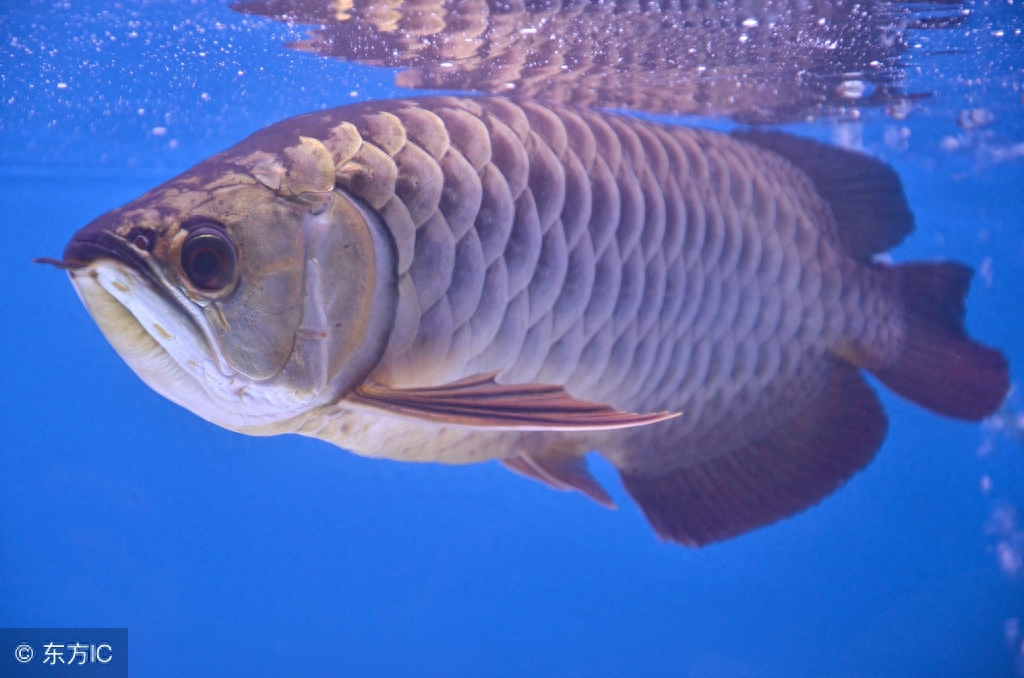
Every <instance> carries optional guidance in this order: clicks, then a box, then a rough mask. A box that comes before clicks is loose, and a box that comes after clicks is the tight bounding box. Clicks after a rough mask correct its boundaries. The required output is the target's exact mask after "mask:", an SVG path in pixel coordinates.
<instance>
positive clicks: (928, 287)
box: [63, 98, 1007, 544]
mask: <svg viewBox="0 0 1024 678" xmlns="http://www.w3.org/2000/svg"><path fill="white" fill-rule="evenodd" d="M912 226H913V218H912V215H911V213H910V211H909V208H908V207H907V205H906V201H905V199H904V197H903V193H902V189H901V187H900V184H899V180H898V178H897V177H896V175H895V174H894V173H893V172H892V171H891V169H889V168H888V167H887V166H885V165H884V164H882V163H880V162H878V161H876V160H873V159H870V158H868V157H866V156H862V155H858V154H854V153H850V152H847V151H841V150H838V149H834V148H831V147H827V146H824V145H821V144H817V143H815V142H811V141H808V140H802V139H797V138H795V137H789V136H786V135H782V134H773V133H764V132H746V133H737V134H732V135H727V134H721V133H718V132H712V131H708V130H700V129H691V128H685V127H670V126H664V125H659V124H655V123H650V122H645V121H640V120H637V119H632V118H626V117H620V116H616V115H612V114H607V113H601V112H596V111H592V110H587V109H583V108H573V107H568V106H561V105H554V104H542V103H538V102H534V101H527V100H511V99H503V98H473V99H458V98H423V99H411V100H398V101H387V102H373V103H367V104H360V105H355V106H349V107H343V108H338V109H333V110H329V111H323V112H318V113H312V114H308V115H305V116H300V117H297V118H292V119H290V120H286V121H283V122H281V123H278V124H276V125H273V126H271V127H269V128H266V129H264V130H262V131H260V132H257V133H256V134H254V135H252V136H251V137H249V138H248V139H246V140H244V141H243V142H241V143H240V144H238V145H236V146H234V147H232V148H230V149H228V150H226V151H224V152H222V153H220V154H218V155H216V156H213V157H212V158H210V159H208V160H206V161H204V162H202V163H200V164H199V165H197V166H195V167H194V168H192V169H190V170H189V171H187V172H186V173H184V174H182V175H180V176H179V177H176V178H175V179H172V180H171V181H169V182H167V183H166V184H164V185H162V186H160V187H158V188H156V189H154V190H153V191H151V192H149V193H147V194H146V195H144V196H142V197H141V198H139V199H138V200H136V201H134V202H132V203H130V204H128V205H126V206H125V207H122V208H120V209H118V210H115V211H113V212H111V213H109V214H107V215H104V216H102V217H100V218H99V219H97V220H96V221H94V222H93V223H91V224H89V225H88V226H86V227H85V228H84V229H82V230H81V231H80V232H79V233H78V234H77V235H76V236H75V238H74V239H73V240H72V241H71V243H70V244H69V245H68V248H67V250H66V252H65V258H64V262H63V265H64V266H66V267H67V268H68V269H69V272H70V275H71V278H72V281H73V283H74V284H75V287H76V289H77V290H78V291H79V294H80V296H81V297H82V299H83V301H84V302H85V304H86V306H87V307H88V308H89V310H90V311H91V312H92V314H93V316H94V317H95V318H96V320H97V322H98V324H99V325H100V327H101V329H102V330H103V331H104V333H105V334H106V336H107V337H108V338H109V339H110V341H111V343H112V344H113V345H114V346H115V348H116V349H117V350H118V351H119V352H120V353H121V355H122V356H123V357H125V359H126V361H127V362H128V363H129V364H130V365H131V366H132V367H133V369H135V370H136V372H138V373H139V374H140V376H141V377H142V378H143V379H144V380H145V381H146V382H147V383H148V384H149V385H150V386H152V387H153V388H154V389H156V390H157V391H159V392H161V393H162V394H164V395H165V396H167V397H169V398H170V399H171V400H174V401H175V402H177V403H178V404H180V405H182V406H184V407H187V408H189V409H191V410H192V411H194V412H196V413H197V414H199V415H200V416H202V417H204V418H206V419H208V420H210V421H212V422H214V423H217V424H219V425H221V426H225V427H227V428H230V429H233V430H238V431H241V432H245V433H251V434H257V435H273V434H279V433H287V432H294V433H300V434H303V435H309V436H314V437H318V438H322V439H324V440H328V441H330V442H332V443H334V444H337V445H339V446H341V447H344V448H346V449H349V450H351V451H353V452H356V453H359V454H363V455H367V456H375V457H387V458H392V459H400V460H407V461H437V462H445V463H468V462H477V461H485V460H488V459H499V460H501V461H502V462H503V463H505V464H506V465H507V466H509V467H510V468H512V469H513V470H516V471H518V472H521V473H523V474H526V475H528V476H531V477H534V478H537V479H539V480H542V481H544V482H546V483H548V484H549V485H552V486H554V487H557V488H561V489H576V490H580V491H582V492H584V493H585V494H587V495H588V496H590V497H592V498H593V499H595V500H597V501H599V502H601V503H605V504H610V503H611V500H610V498H609V497H608V495H607V494H606V493H605V492H604V490H603V489H601V488H600V486H598V485H597V483H596V482H595V481H594V480H593V479H592V478H591V477H590V476H589V474H588V473H587V472H586V468H585V466H584V465H583V461H582V459H583V456H584V455H585V454H586V453H587V452H588V451H590V450H595V449H596V450H598V451H599V452H600V453H601V454H602V455H604V456H605V457H606V458H608V459H609V460H610V461H611V462H612V463H613V464H614V465H615V466H616V467H617V468H618V469H619V471H620V474H621V475H622V478H623V482H624V484H625V486H626V488H627V490H628V491H629V492H630V494H631V495H632V496H633V497H634V498H635V499H636V500H637V501H638V502H639V503H640V505H641V507H642V508H643V509H644V511H645V513H646V514H647V516H648V518H649V519H650V520H651V522H652V524H653V525H654V527H655V528H656V530H657V531H658V533H659V534H660V535H661V536H663V537H664V538H668V539H672V540H675V541H679V542H682V543H687V544H704V543H707V542H709V541H714V540H717V539H722V538H726V537H729V536H733V535H735V534H738V533H741V532H743V531H746V530H748V529H751V528H753V527H756V526H759V525H762V524H765V523H768V522H772V521H774V520H777V519H779V518H781V517H784V516H786V515H789V514H791V513H793V512H794V511H797V510H799V509H801V508H803V507H805V506H807V505H809V504H811V503H814V502H816V501H818V500H820V499H821V498H822V497H824V496H826V495H827V494H829V493H830V492H831V491H833V490H834V489H835V488H836V487H838V486H839V485H841V484H842V483H843V482H845V480H846V479H847V478H848V477H849V476H850V475H852V474H853V473H854V472H856V471H857V470H859V469H860V468H862V467H863V466H864V465H865V464H867V463H868V462H869V461H870V459H871V458H872V457H873V455H874V453H875V451H876V450H877V449H878V447H879V446H880V445H881V443H882V440H883V439H884V436H885V430H886V418H885V414H884V412H883V411H882V409H881V406H880V404H879V403H878V401H877V398H876V396H875V395H874V393H873V391H872V390H871V388H870V387H868V385H867V384H866V383H865V381H864V379H863V377H862V376H861V370H862V369H867V370H869V371H871V372H872V373H874V374H875V375H876V376H878V377H879V379H880V380H881V381H882V382H883V383H886V384H888V385H889V386H890V387H892V388H893V389H894V390H896V391H897V392H899V393H901V394H903V395H905V396H907V397H909V398H911V399H913V400H915V401H917V402H919V403H921V404H923V405H925V406H927V407H930V408H931V409H933V410H936V411H938V412H940V413H943V414H946V415H949V416H955V417H960V418H964V419H978V418H981V417H984V416H987V415H988V414H990V413H991V412H992V411H994V410H995V409H996V408H997V407H998V405H999V404H1000V402H1001V400H1002V398H1003V396H1004V395H1005V392H1006V390H1007V366H1006V362H1005V359H1004V358H1003V357H1002V355H1001V354H1000V353H999V352H998V351H994V350H992V349H988V348H985V347H983V346H981V345H979V344H977V343H974V342H973V341H971V340H970V339H969V338H968V337H967V336H966V334H965V333H964V331H963V327H962V318H963V301H964V297H965V295H966V291H967V286H968V284H969V281H970V276H971V273H970V271H969V270H968V269H966V268H965V267H963V266H960V265H958V264H953V263H944V264H907V265H903V266H887V265H884V264H881V263H878V262H876V261H875V260H874V255H876V254H877V253H879V252H883V251H885V250H887V249H889V248H890V247H892V246H893V245H895V244H897V243H898V242H899V241H900V240H901V239H902V238H903V237H904V236H905V235H906V234H907V233H909V231H910V230H911V229H912Z"/></svg>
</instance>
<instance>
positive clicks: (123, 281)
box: [43, 227, 266, 430]
mask: <svg viewBox="0 0 1024 678" xmlns="http://www.w3.org/2000/svg"><path fill="white" fill-rule="evenodd" d="M90 230H91V229H89V227H87V228H85V229H83V230H82V231H80V232H79V233H78V234H76V235H75V237H74V239H72V241H71V242H70V243H69V244H68V246H67V248H66V249H65V251H64V259H63V260H61V261H53V260H46V261H44V262H43V263H51V264H54V265H57V266H58V267H59V268H63V269H65V270H66V271H67V272H68V276H69V277H70V279H71V283H72V285H73V286H74V288H75V291H76V292H77V293H78V296H79V298H80V299H81V300H82V303H83V304H84V305H85V307H86V309H88V311H89V313H90V314H91V315H92V317H93V319H94V320H95V322H96V324H97V325H98V326H99V328H100V331H101V332H102V333H103V335H104V336H105V337H106V339H107V341H109V342H110V344H111V346H113V347H114V350H116V351H117V353H118V355H120V356H121V358H122V359H123V360H124V361H125V362H126V363H127V364H128V366H129V367H131V368H132V370H133V371H134V372H135V373H136V374H137V375H138V376H139V377H140V378H141V379H142V380H143V381H144V382H145V383H146V384H147V385H148V386H149V387H150V388H152V389H153V390H154V391H156V392H157V393H159V394H160V395H162V396H164V397H165V398H167V399H168V400H170V401H172V402H174V403H176V404H178V405H180V406H182V407H184V408H186V409H188V410H190V411H192V412H194V413H195V414H197V415H199V416H200V417H202V418H203V419H206V420H207V421H210V422H213V423H215V424H218V425H220V426H224V427H225V428H229V429H234V430H244V429H248V428H251V427H253V426H260V425H262V424H265V423H266V421H265V419H264V418H263V417H261V416H260V414H259V413H254V412H252V411H251V410H248V409H247V408H245V407H243V406H241V404H242V401H243V399H244V394H245V391H246V389H247V388H249V387H250V386H251V380H249V379H248V378H246V377H245V375H243V374H239V373H238V372H237V371H235V370H232V369H231V368H230V366H229V365H228V364H227V361H226V360H225V359H224V357H223V356H222V355H221V354H220V352H219V350H218V349H217V343H216V340H215V339H214V336H213V332H212V330H211V328H210V326H209V322H208V321H207V320H206V317H205V316H204V314H203V310H202V308H201V307H200V306H199V305H198V304H197V303H196V302H194V301H192V300H191V299H190V298H188V297H187V296H186V295H185V294H184V292H182V291H181V290H180V289H178V288H177V286H175V285H174V284H173V282H172V281H171V280H169V279H168V278H167V276H166V274H165V273H164V272H163V271H162V270H161V269H160V268H159V267H158V266H157V265H156V262H153V261H152V258H151V256H150V255H149V254H148V253H147V252H144V251H142V250H138V249H137V248H133V247H132V246H131V245H129V244H128V243H126V242H125V241H124V240H122V239H121V238H118V237H117V236H116V235H114V234H112V233H103V232H100V233H97V232H96V231H92V232H90ZM254 415H255V416H254Z"/></svg>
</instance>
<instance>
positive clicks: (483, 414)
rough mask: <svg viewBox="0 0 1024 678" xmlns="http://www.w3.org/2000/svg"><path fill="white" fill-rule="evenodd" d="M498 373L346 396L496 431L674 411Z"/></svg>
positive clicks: (573, 426)
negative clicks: (637, 407) (582, 395)
mask: <svg viewBox="0 0 1024 678" xmlns="http://www.w3.org/2000/svg"><path fill="white" fill-rule="evenodd" d="M496 376H497V374H496V373H490V374H479V375H474V376H472V377H468V378H466V379H462V380H459V381H456V382H452V383H449V384H442V385H440V386H427V387H419V388H391V387H389V386H384V385H382V384H375V383H367V384H363V385H362V386H359V387H358V388H357V389H355V391H353V392H352V393H350V394H348V395H347V396H346V397H345V401H346V403H347V404H348V405H350V406H354V407H358V408H365V409H372V410H376V411H378V412H381V413H384V414H387V415H389V416H393V417H400V418H404V419H413V420H416V421H425V422H431V423H435V424H442V425H446V426H464V427H470V428H484V429H488V430H494V431H509V430H519V431H529V430H533V431H602V430H611V429H619V428H630V427H633V426H645V425H647V424H653V423H655V422H659V421H664V420H665V419H670V418H672V417H674V416H676V415H675V414H672V413H669V412H654V413H651V414H633V413H630V412H621V411H619V410H616V409H615V408H613V407H609V406H608V405H604V404H601V403H592V402H587V401H585V400H579V399H577V398H575V397H573V396H572V395H571V394H570V393H569V392H568V391H566V390H565V389H564V388H562V387H561V386H554V385H549V384H499V383H498V382H497V381H496V380H495V377H496Z"/></svg>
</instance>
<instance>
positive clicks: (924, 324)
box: [874, 262, 1010, 420]
mask: <svg viewBox="0 0 1024 678" xmlns="http://www.w3.org/2000/svg"><path fill="white" fill-rule="evenodd" d="M896 274H897V277H898V279H899V281H900V283H901V285H902V288H903V307H904V312H905V314H906V315H905V317H906V335H905V340H904V347H903V352H902V354H901V355H900V357H899V359H898V360H897V361H896V362H895V363H894V364H892V365H890V366H889V367H887V368H885V369H882V370H877V371H875V372H874V374H875V376H876V377H878V378H879V379H880V380H881V381H882V383H884V384H885V385H886V386H888V387H889V388H891V389H892V390H894V391H896V392H897V393H899V394H900V395H902V396H903V397H905V398H909V399H910V400H913V401H914V402H916V403H918V404H919V405H922V406H924V407H927V408H928V409H930V410H933V411H935V412H938V413H939V414H943V415H945V416H948V417H955V418H957V419H968V420H978V419H984V418H985V417H987V416H989V415H991V414H993V413H994V412H995V411H996V410H997V409H998V408H999V405H1000V404H1001V403H1002V402H1003V398H1005V397H1006V393H1007V391H1008V390H1009V386H1010V385H1009V368H1008V364H1007V361H1006V358H1005V357H1004V356H1003V354H1002V353H1001V352H1000V351H998V350H996V349H992V348H988V347H987V346H982V345H981V344H979V343H977V342H974V341H972V340H971V338H970V337H968V336H967V332H966V330H965V329H964V311H965V308H964V302H965V299H966V298H967V291H968V289H969V288H970V284H971V277H972V275H973V272H972V271H971V269H970V268H968V267H966V266H964V265H962V264H958V263H955V262H942V263H911V264H903V265H901V266H899V267H898V268H897V269H896Z"/></svg>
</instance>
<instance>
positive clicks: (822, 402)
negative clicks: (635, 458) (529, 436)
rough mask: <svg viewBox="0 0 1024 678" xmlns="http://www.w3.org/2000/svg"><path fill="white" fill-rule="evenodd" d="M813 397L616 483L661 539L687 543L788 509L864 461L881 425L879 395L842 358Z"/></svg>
mask: <svg viewBox="0 0 1024 678" xmlns="http://www.w3.org/2000/svg"><path fill="white" fill-rule="evenodd" d="M811 402H812V403H813V405H811V406H808V407H805V408H803V409H801V410H800V411H799V413H798V414H797V415H796V416H793V417H791V418H790V419H789V420H788V421H785V422H782V424H781V425H780V426H779V427H778V428H777V429H776V430H774V431H771V432H769V433H768V434H767V435H765V436H764V437H762V438H761V439H759V440H751V441H749V442H748V443H747V444H746V445H743V446H741V447H739V448H737V449H733V450H729V451H726V452H723V453H722V454H720V455H718V456H715V457H712V458H710V459H708V460H707V461H704V462H700V463H697V464H692V465H690V466H684V467H681V468H678V469H676V470H672V471H668V472H667V473H666V472H662V473H654V474H650V473H645V472H644V469H642V468H636V469H629V468H620V469H619V474H620V475H621V476H622V484H623V485H625V487H626V490H627V491H629V494H630V495H631V496H632V497H633V499H634V500H636V503H637V504H639V505H640V508H642V509H643V511H644V514H645V515H646V516H647V519H648V520H649V521H650V522H651V525H652V526H653V527H654V529H655V531H656V532H657V533H658V535H659V536H660V537H661V538H662V539H668V540H671V541H674V542H678V543H681V544H686V545H688V546H703V545H705V544H709V543H711V542H714V541H719V540H721V539H728V538H729V537H734V536H736V535H739V534H742V533H744V532H747V531H749V530H752V529H754V528H757V527H761V526H762V525H767V524H769V523H773V522H775V521H777V520H781V519H782V518H786V517H787V516H790V515H793V514H794V513H796V512H798V511H801V510H803V509H805V508H807V507H808V506H811V505H812V504H815V503H817V502H819V501H821V500H822V499H824V498H825V497H827V496H828V495H829V494H831V493H832V492H833V491H834V490H836V489H837V488H838V487H839V486H841V485H842V484H843V483H845V482H846V480H847V479H848V478H849V477H850V476H852V475H853V474H854V473H856V472H857V471H859V470H860V469H862V468H864V466H866V465H867V464H868V462H870V461H871V459H872V458H873V457H874V455H875V452H876V451H877V450H878V448H879V447H880V446H881V445H882V441H883V440H884V439H885V431H886V427H887V422H886V417H885V412H884V411H883V410H882V405H881V403H879V402H878V397H877V396H876V395H875V393H874V391H872V390H871V387H870V386H868V385H867V383H866V382H865V381H864V378H863V377H862V376H861V375H860V372H859V371H858V370H857V369H856V368H855V367H853V366H851V365H849V364H848V363H844V362H841V361H834V362H833V363H832V364H831V365H830V369H829V374H828V382H827V384H826V387H825V388H824V389H823V391H822V393H821V394H820V396H819V397H817V398H815V399H813V400H812V401H811ZM656 444H657V443H656ZM664 444H666V445H670V444H671V441H665V443H664ZM665 451H666V453H668V452H671V450H668V449H666V450H665Z"/></svg>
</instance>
